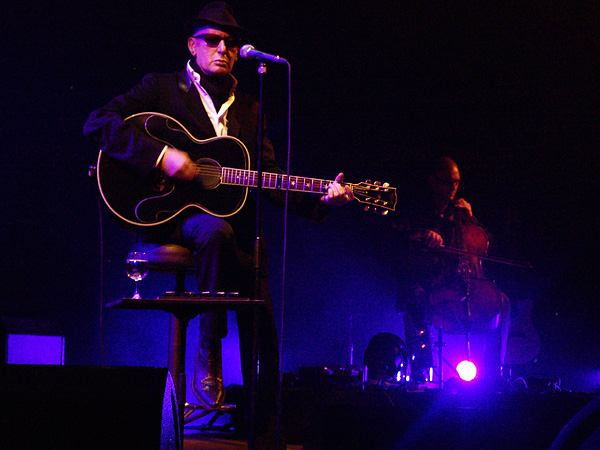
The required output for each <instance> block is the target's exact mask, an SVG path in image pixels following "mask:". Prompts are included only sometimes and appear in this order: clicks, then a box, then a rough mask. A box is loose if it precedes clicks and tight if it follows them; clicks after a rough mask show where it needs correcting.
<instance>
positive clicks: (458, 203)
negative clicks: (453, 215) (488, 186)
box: [454, 198, 473, 219]
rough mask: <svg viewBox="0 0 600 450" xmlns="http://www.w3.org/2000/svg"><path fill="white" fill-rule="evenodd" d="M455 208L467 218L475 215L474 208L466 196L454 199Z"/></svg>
mask: <svg viewBox="0 0 600 450" xmlns="http://www.w3.org/2000/svg"><path fill="white" fill-rule="evenodd" d="M454 208H455V209H457V210H458V212H459V213H460V214H461V215H462V216H463V217H465V218H467V219H468V218H470V217H473V210H472V209H471V204H470V203H469V202H467V201H466V200H465V199H464V198H459V199H458V200H455V201H454Z"/></svg>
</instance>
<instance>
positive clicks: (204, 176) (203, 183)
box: [195, 158, 221, 189]
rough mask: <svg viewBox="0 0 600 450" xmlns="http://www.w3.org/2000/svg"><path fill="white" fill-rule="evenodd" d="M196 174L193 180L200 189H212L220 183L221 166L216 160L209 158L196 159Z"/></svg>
mask: <svg viewBox="0 0 600 450" xmlns="http://www.w3.org/2000/svg"><path fill="white" fill-rule="evenodd" d="M196 164H197V166H198V175H197V176H196V179H195V181H196V182H197V183H198V184H199V185H200V187H201V188H202V189H214V188H216V187H217V186H218V185H219V184H221V166H220V165H219V163H218V162H217V161H215V160H214V159H210V158H202V159H199V160H198V161H196Z"/></svg>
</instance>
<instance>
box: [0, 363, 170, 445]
mask: <svg viewBox="0 0 600 450" xmlns="http://www.w3.org/2000/svg"><path fill="white" fill-rule="evenodd" d="M179 430H180V427H179V421H178V416H177V399H176V395H175V388H174V386H173V380H172V379H171V375H170V374H169V372H168V370H167V369H156V368H149V367H100V366H50V365H15V364H3V365H0V436H2V437H1V438H0V439H1V440H2V445H1V447H2V448H3V449H23V450H24V449H88V450H94V449H102V450H104V449H111V450H113V449H132V448H135V449H160V450H163V449H164V450H166V449H176V450H180V449H181V448H182V436H181V433H180V431H179Z"/></svg>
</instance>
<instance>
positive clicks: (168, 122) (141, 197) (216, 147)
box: [96, 113, 250, 227]
mask: <svg viewBox="0 0 600 450" xmlns="http://www.w3.org/2000/svg"><path fill="white" fill-rule="evenodd" d="M125 121H128V122H132V123H134V124H135V125H136V126H138V127H139V128H140V129H142V130H143V131H145V132H146V133H147V134H148V135H149V136H151V137H153V138H155V139H157V140H159V141H161V142H164V143H165V144H168V145H169V146H172V147H175V148H178V149H180V150H183V151H185V152H187V153H188V154H189V155H190V158H191V159H192V160H193V161H195V162H196V163H197V164H199V165H200V166H201V167H200V172H201V176H200V177H199V179H198V180H197V182H196V181H194V182H189V183H180V182H173V180H171V179H169V178H167V177H166V176H165V175H164V174H163V173H162V172H161V171H160V170H156V172H155V173H154V174H152V175H151V176H149V177H147V178H146V179H141V178H140V177H139V175H137V174H136V173H135V172H133V171H132V170H131V169H130V168H129V167H128V166H127V165H126V164H124V163H123V162H121V161H118V160H116V159H114V158H111V157H110V156H108V155H106V154H104V153H103V152H102V151H101V152H100V154H99V156H98V163H97V172H96V176H97V180H98V186H99V188H100V193H101V195H102V198H103V200H104V202H105V203H106V205H107V206H108V208H109V209H110V210H111V212H112V213H113V214H114V215H115V216H116V217H117V218H118V219H120V220H123V221H124V222H126V223H127V224H129V225H135V226H142V227H144V226H155V225H160V224H162V223H165V222H167V221H169V220H171V219H172V218H174V217H175V216H177V215H178V214H180V213H181V212H183V211H185V210H187V209H188V208H198V209H200V210H202V211H205V212H207V213H209V214H212V215H214V216H218V217H229V216H232V215H233V214H235V213H237V212H238V211H239V210H240V209H241V208H242V207H243V206H244V203H245V202H246V199H247V196H248V187H247V186H238V185H225V184H221V180H220V176H221V172H220V168H221V165H223V166H227V167H236V168H240V169H245V170H247V169H249V168H250V155H249V153H248V150H247V149H246V147H245V145H244V144H243V143H242V142H241V141H240V140H239V139H236V138H234V137H230V136H224V137H215V138H211V139H206V140H199V139H196V138H194V137H193V136H192V135H191V134H190V133H189V132H188V131H187V130H186V129H185V128H184V127H183V125H181V124H180V123H179V122H177V121H176V120H175V119H173V118H171V117H169V116H166V115H164V114H160V113H141V114H135V115H133V116H130V117H128V118H127V119H125ZM217 161H218V162H217Z"/></svg>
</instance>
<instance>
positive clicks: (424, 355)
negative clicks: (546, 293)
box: [397, 157, 510, 383]
mask: <svg viewBox="0 0 600 450" xmlns="http://www.w3.org/2000/svg"><path fill="white" fill-rule="evenodd" d="M425 178H426V180H425V184H426V188H425V190H424V192H421V193H420V195H416V196H414V197H412V203H409V204H408V206H407V207H406V209H405V211H403V212H401V213H400V217H401V219H400V222H399V223H398V225H397V227H398V229H399V230H400V231H401V233H400V236H401V238H402V239H401V241H402V242H401V245H400V246H401V248H402V249H403V250H404V255H405V257H404V258H403V265H402V268H401V274H400V276H401V291H400V299H399V302H398V309H399V310H400V311H402V312H404V330H405V339H406V344H407V346H408V348H409V351H410V352H411V353H412V354H413V356H414V360H413V361H412V364H411V372H412V378H413V381H415V382H416V383H419V382H425V381H431V380H430V379H429V378H430V377H429V370H430V368H431V367H432V366H433V361H432V355H431V339H430V335H429V328H430V325H432V323H433V322H439V323H442V322H445V325H446V326H447V331H454V332H456V333H459V334H463V333H464V334H466V333H467V332H484V333H486V335H487V336H489V339H487V343H486V347H487V348H486V355H485V362H484V369H486V372H487V373H486V375H487V376H488V377H489V378H493V377H495V376H496V375H498V376H500V375H501V372H500V370H501V366H502V365H503V364H504V356H505V354H506V342H507V340H508V325H509V319H510V312H509V309H508V308H509V306H508V299H507V298H506V296H505V295H504V294H502V293H501V292H500V291H499V290H498V289H497V288H496V287H495V285H494V284H493V283H491V282H489V281H486V280H484V279H483V277H482V276H481V271H479V272H478V273H477V269H481V267H480V265H479V264H480V260H478V259H477V258H473V257H472V256H473V255H467V253H466V252H468V251H470V250H471V253H473V251H472V250H473V249H470V248H462V247H463V246H464V245H465V241H467V242H468V243H469V245H472V244H473V243H475V244H477V246H478V247H479V248H478V249H476V252H477V251H478V252H482V253H485V252H486V251H487V244H488V240H487V234H486V233H485V231H484V230H483V228H481V227H480V226H479V225H478V224H477V220H476V219H475V217H474V216H473V211H472V208H471V205H470V204H469V203H468V202H467V201H466V200H465V199H464V198H460V197H458V196H457V193H458V189H459V187H460V184H461V178H460V171H459V169H458V165H457V164H456V162H455V161H453V160H452V159H451V158H448V157H442V158H439V159H437V160H436V161H434V162H433V163H432V164H431V165H430V167H428V169H427V171H426V175H425ZM457 230H458V231H459V232H458V233H457ZM467 233H468V234H467ZM463 234H465V235H464V236H461V237H462V238H463V239H462V241H463V242H457V237H458V236H459V235H463ZM459 240H460V238H459ZM461 250H462V251H464V253H463V260H462V261H461V260H460V257H459V255H460V254H461ZM464 255H467V256H464ZM481 256H483V255H481ZM462 264H464V265H465V266H464V267H463V265H462ZM478 266H479V267H478ZM464 277H466V278H464ZM465 280H467V281H466V282H465ZM466 283H471V284H477V285H483V287H484V288H485V291H486V292H485V293H484V294H483V295H478V296H477V297H475V295H474V294H475V293H478V292H479V291H481V290H479V291H476V290H475V289H474V288H471V290H470V291H471V294H470V295H472V297H471V302H470V310H469V312H468V313H467V312H466V306H467V305H466V304H465V302H464V299H465V298H466V296H467V292H468V290H467V289H466V287H465V284H466ZM454 292H456V296H454V295H453V294H454ZM488 306H489V310H491V311H492V312H491V313H489V314H488ZM496 307H497V308H498V310H497V311H495V310H494V308H496ZM496 312H497V313H498V315H497V316H496ZM467 314H471V315H470V316H469V317H467ZM488 316H491V317H488ZM478 321H480V322H481V323H478ZM442 328H443V329H446V328H445V327H442ZM456 330H457V331H456ZM465 356H466V355H465Z"/></svg>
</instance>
